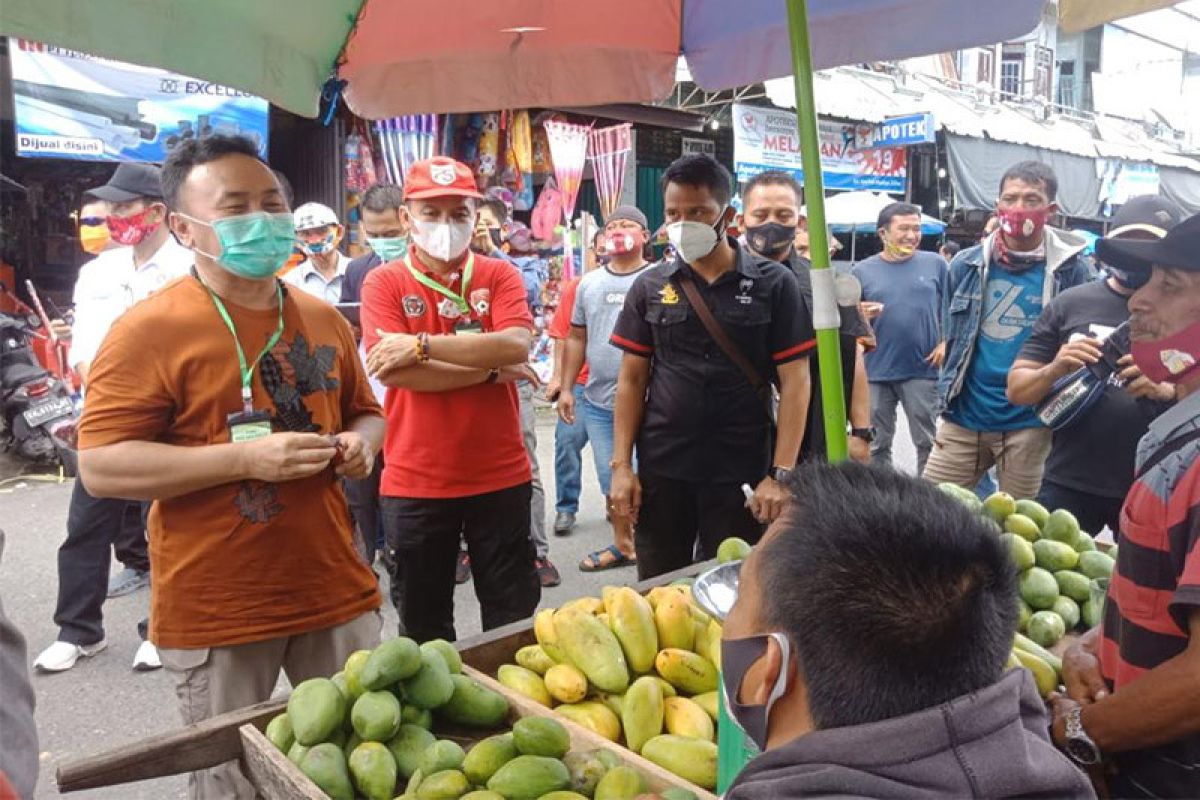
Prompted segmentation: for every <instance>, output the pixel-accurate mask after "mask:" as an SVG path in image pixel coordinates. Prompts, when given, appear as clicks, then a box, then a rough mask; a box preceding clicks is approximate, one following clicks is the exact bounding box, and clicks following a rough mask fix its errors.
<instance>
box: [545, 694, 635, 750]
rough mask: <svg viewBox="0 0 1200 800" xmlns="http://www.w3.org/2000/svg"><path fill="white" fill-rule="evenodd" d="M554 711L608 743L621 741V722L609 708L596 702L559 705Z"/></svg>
mask: <svg viewBox="0 0 1200 800" xmlns="http://www.w3.org/2000/svg"><path fill="white" fill-rule="evenodd" d="M554 710H555V712H556V713H559V714H562V715H563V716H564V717H566V718H567V719H569V720H571V721H572V722H574V723H575V724H576V725H582V726H583V727H585V728H587V729H588V730H590V731H592V732H594V733H596V734H599V735H600V736H603V737H604V738H605V739H608V740H609V741H610V742H619V741H621V720H620V719H619V718H618V717H617V715H616V714H614V713H613V711H612V709H611V708H609V707H608V706H606V705H605V704H604V703H601V702H600V701H598V700H584V701H583V702H582V703H572V704H569V705H561V706H557V707H556V708H555V709H554Z"/></svg>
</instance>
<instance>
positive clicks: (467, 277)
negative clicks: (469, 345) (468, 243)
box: [404, 251, 483, 334]
mask: <svg viewBox="0 0 1200 800" xmlns="http://www.w3.org/2000/svg"><path fill="white" fill-rule="evenodd" d="M404 265H405V266H406V267H408V271H409V273H410V274H411V275H412V276H413V280H415V281H416V282H417V283H419V284H421V285H422V286H424V287H426V288H428V289H432V290H433V291H435V292H437V293H438V294H440V295H442V297H443V299H442V301H441V302H440V303H438V306H437V308H438V316H440V317H442V318H443V319H447V320H450V321H452V322H453V323H454V332H455V333H456V334H464V333H482V332H483V325H482V324H481V323H480V322H479V320H476V319H472V318H471V305H470V304H469V303H468V302H467V297H466V295H467V293H468V292H469V291H470V290H471V276H472V275H473V274H474V272H475V254H474V253H472V252H470V251H468V252H467V263H466V265H465V266H464V267H463V273H462V293H461V294H460V293H459V292H456V291H454V290H453V289H451V288H450V287H449V286H446V285H444V284H442V283H440V282H438V281H436V280H434V279H433V278H431V277H429V276H428V275H426V274H425V273H424V272H422V271H421V270H419V269H417V268H416V267H414V266H413V263H412V254H411V253H410V254H409V255H406V256H405V257H404Z"/></svg>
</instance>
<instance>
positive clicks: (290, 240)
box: [176, 211, 296, 281]
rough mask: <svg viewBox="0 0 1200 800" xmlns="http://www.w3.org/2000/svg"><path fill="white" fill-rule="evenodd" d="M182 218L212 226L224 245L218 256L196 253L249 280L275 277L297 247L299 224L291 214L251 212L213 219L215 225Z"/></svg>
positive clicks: (191, 218) (185, 215)
mask: <svg viewBox="0 0 1200 800" xmlns="http://www.w3.org/2000/svg"><path fill="white" fill-rule="evenodd" d="M176 213H178V212H176ZM180 216H183V217H186V218H187V219H190V220H192V221H193V222H198V223H199V224H201V225H207V226H209V227H210V228H212V229H213V233H215V234H216V235H217V240H218V241H219V242H220V243H221V252H220V253H218V254H213V253H205V252H203V251H202V250H197V251H196V252H198V253H200V254H201V255H205V256H208V257H209V258H211V259H212V260H213V261H216V262H217V263H218V264H220V265H221V266H222V267H224V268H225V269H227V270H229V271H230V272H232V273H233V274H234V275H237V276H238V277H239V278H246V279H247V280H252V281H260V280H263V279H265V278H270V277H272V276H274V275H275V273H276V272H278V271H279V268H280V267H282V266H283V265H284V263H286V262H287V260H288V256H290V255H291V254H292V248H293V247H294V246H295V244H296V225H295V221H294V220H293V218H292V215H291V214H290V213H288V212H281V213H278V214H271V213H269V212H266V211H252V212H250V213H249V214H239V215H237V216H236V217H224V218H222V219H214V220H213V221H212V222H205V221H203V220H199V219H196V218H195V217H191V216H188V215H187V214H181V215H180Z"/></svg>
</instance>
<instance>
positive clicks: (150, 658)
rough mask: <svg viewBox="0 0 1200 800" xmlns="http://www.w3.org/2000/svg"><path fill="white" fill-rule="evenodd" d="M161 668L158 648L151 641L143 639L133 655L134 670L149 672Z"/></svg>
mask: <svg viewBox="0 0 1200 800" xmlns="http://www.w3.org/2000/svg"><path fill="white" fill-rule="evenodd" d="M156 669H162V661H161V660H160V659H159V657H158V648H157V647H155V646H154V644H153V643H152V642H147V641H144V642H142V643H141V645H140V646H139V647H138V649H137V653H136V654H134V656H133V671H134V672H151V671H152V670H156Z"/></svg>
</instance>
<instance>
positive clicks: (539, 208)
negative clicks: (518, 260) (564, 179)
mask: <svg viewBox="0 0 1200 800" xmlns="http://www.w3.org/2000/svg"><path fill="white" fill-rule="evenodd" d="M561 219H562V193H561V192H559V190H558V184H557V183H555V181H554V176H553V175H552V176H550V177H549V178H547V179H546V184H545V185H544V186H543V187H542V191H541V193H540V194H539V195H538V199H537V204H536V205H534V207H533V214H531V215H530V217H529V227H530V228H531V229H532V230H533V235H534V236H535V237H537V238H538V239H539V240H540V241H543V242H553V241H554V240H555V239H556V238H558V237H557V236H556V235H555V230H554V229H555V228H557V227H558V223H559V220H561Z"/></svg>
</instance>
